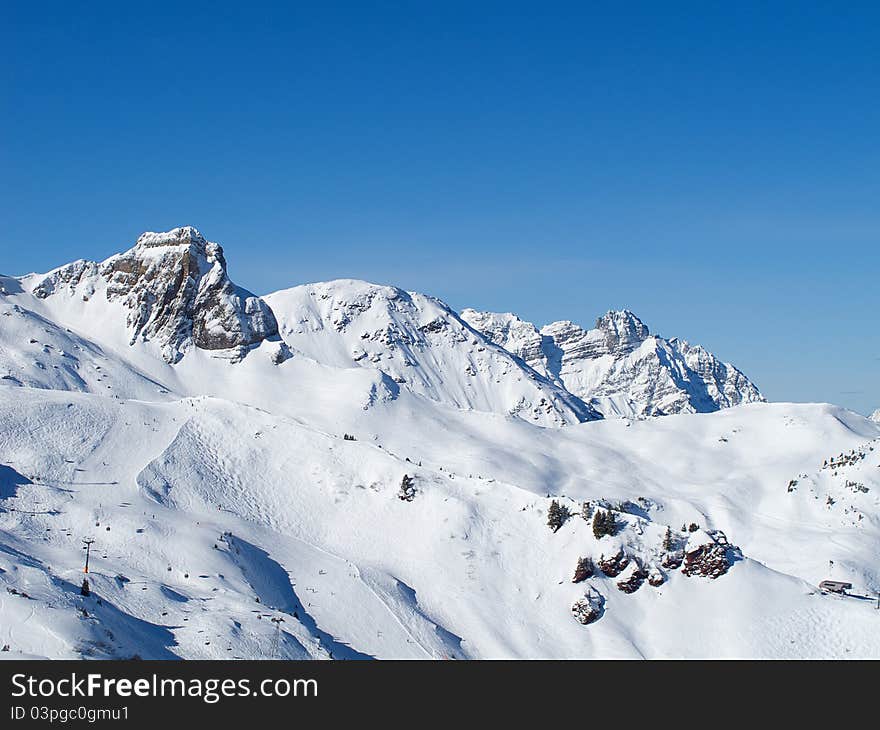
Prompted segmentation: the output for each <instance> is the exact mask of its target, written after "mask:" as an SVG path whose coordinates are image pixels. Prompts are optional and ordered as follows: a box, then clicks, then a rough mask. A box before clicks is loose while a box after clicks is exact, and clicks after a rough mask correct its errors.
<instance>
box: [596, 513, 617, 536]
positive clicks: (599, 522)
mask: <svg viewBox="0 0 880 730" xmlns="http://www.w3.org/2000/svg"><path fill="white" fill-rule="evenodd" d="M615 532H617V518H615V516H614V513H613V512H612V511H611V510H610V509H609V510H605V511H602V510H601V509H597V510H596V512H595V514H594V515H593V535H594V536H595V537H596V539H597V540H599V539H601V538H602V537H604V536H605V535H613V534H614V533H615Z"/></svg>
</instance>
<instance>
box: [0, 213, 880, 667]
mask: <svg viewBox="0 0 880 730" xmlns="http://www.w3.org/2000/svg"><path fill="white" fill-rule="evenodd" d="M214 246H216V244H209V243H208V242H207V241H204V239H202V238H201V236H200V235H197V232H196V231H194V229H175V231H173V232H169V233H168V234H149V235H147V236H146V237H142V238H141V239H140V242H139V244H138V245H137V246H135V248H134V249H132V250H131V251H129V252H127V253H126V254H121V255H120V256H119V257H111V259H108V262H109V263H108V262H104V263H103V264H89V263H88V262H81V263H77V264H72V265H69V266H67V267H62V268H61V269H58V270H56V271H55V272H50V274H48V275H30V276H27V277H22V278H20V279H14V278H8V277H2V278H0V413H2V414H3V419H2V421H0V649H4V647H8V650H7V651H0V658H4V657H21V656H34V657H53V658H57V657H83V656H85V657H95V658H109V657H130V656H133V655H137V656H141V657H144V658H172V657H188V658H227V657H241V658H256V657H282V658H316V659H324V658H365V657H403V658H441V657H455V658H482V657H523V658H532V657H680V656H684V657H700V656H708V657H715V656H728V657H745V656H756V657H830V656H836V657H855V656H864V657H873V658H877V657H880V632H878V631H877V625H878V624H877V621H878V615H880V612H877V611H876V610H874V609H873V604H874V601H872V600H870V599H869V598H867V596H869V595H875V594H876V591H877V590H878V589H880V571H878V568H877V565H876V553H877V548H878V544H880V424H878V423H876V422H875V421H872V420H870V419H867V418H864V417H861V416H858V415H856V414H854V413H851V412H849V411H846V410H844V409H841V408H837V407H835V406H830V405H825V404H767V403H762V402H756V403H751V404H743V405H739V406H737V407H729V408H728V407H725V408H723V409H721V410H714V409H711V408H709V407H708V406H707V410H714V412H709V413H687V412H685V413H681V414H678V415H669V416H667V417H665V418H662V419H646V420H632V419H625V418H614V419H607V420H605V419H599V420H589V419H590V417H591V413H590V412H589V411H588V410H586V409H585V406H584V405H583V403H582V402H581V401H579V400H578V399H577V398H576V397H574V396H572V395H570V394H569V393H568V392H566V391H565V390H563V389H562V388H561V387H560V386H559V384H558V383H556V384H554V383H553V382H551V379H555V380H557V381H559V380H562V379H563V378H564V373H565V368H564V367H563V363H564V362H565V357H564V352H567V353H568V354H569V357H570V362H571V363H572V364H573V363H574V362H575V360H576V359H577V358H574V355H573V353H577V352H580V354H581V355H582V356H583V357H582V358H581V359H584V360H589V359H595V360H596V362H599V361H602V359H603V358H610V360H612V361H614V362H618V361H621V362H622V361H627V362H629V363H630V366H631V367H633V368H636V369H638V368H639V367H643V366H644V363H645V362H648V361H649V360H650V357H642V356H641V355H639V354H638V353H640V352H641V351H643V350H644V351H650V350H651V348H655V349H654V352H655V353H659V352H661V351H662V352H667V351H666V350H663V347H666V346H668V347H669V348H670V350H669V353H672V354H670V355H669V357H670V358H672V355H673V354H674V355H676V357H680V358H683V359H684V360H683V361H684V362H685V363H686V362H687V358H688V357H692V354H691V353H692V351H693V349H696V348H691V349H690V350H688V349H686V348H685V347H684V345H683V343H679V342H678V341H675V340H669V341H666V340H662V341H661V340H660V338H653V337H651V336H650V335H648V334H647V329H646V328H644V330H643V329H642V328H643V326H641V327H640V326H639V324H637V323H636V322H635V321H634V320H633V319H631V318H630V317H629V316H623V317H611V318H610V319H609V321H608V322H607V326H606V327H605V328H604V329H602V332H604V334H603V335H602V337H601V338H597V337H596V336H595V335H593V334H589V333H587V335H583V336H579V337H580V339H579V340H577V346H576V347H575V346H574V345H572V346H571V347H568V349H567V350H564V349H563V345H564V344H565V342H566V340H565V338H562V337H560V336H559V335H558V333H557V334H554V335H553V336H554V337H555V338H557V339H553V343H560V344H559V347H558V349H555V350H554V349H553V347H556V345H555V344H554V345H553V347H550V346H549V345H548V344H547V338H548V337H550V335H547V334H544V333H539V332H537V330H535V329H534V328H533V327H531V326H530V325H529V326H527V323H522V322H521V321H515V320H513V319H506V320H505V321H502V322H500V325H499V323H498V321H496V322H495V324H493V326H492V327H488V326H486V321H485V320H483V321H482V324H483V326H482V327H481V329H485V330H486V331H487V332H488V333H489V336H490V337H491V338H492V339H493V340H495V341H496V342H498V341H504V342H505V344H506V346H507V347H510V348H511V349H512V350H514V351H516V352H517V353H520V354H519V355H512V354H510V353H509V352H507V351H506V350H505V349H502V348H501V347H500V346H499V345H498V344H493V343H492V342H489V341H488V340H487V339H486V338H485V337H483V336H482V335H481V334H480V333H478V332H477V331H475V329H471V327H470V326H468V325H467V324H466V323H465V322H463V321H462V320H461V319H459V318H458V316H457V315H456V314H455V313H454V312H452V311H451V310H449V308H448V307H446V306H445V305H443V304H442V303H441V302H438V301H437V300H434V299H431V298H429V297H424V296H422V295H418V294H411V293H406V292H403V291H401V290H398V289H394V288H392V287H377V286H375V285H371V284H366V283H364V282H351V281H342V282H329V283H326V284H316V285H311V286H306V287H297V288H295V289H292V290H287V291H284V292H279V293H277V294H275V295H270V296H269V297H267V298H266V300H265V301H264V300H257V299H256V298H255V297H253V296H252V295H249V294H247V293H246V292H244V291H243V290H240V289H239V288H238V287H236V286H235V285H233V284H232V283H231V282H229V280H228V278H226V264H225V260H223V259H222V252H221V251H219V247H217V248H214ZM468 317H469V318H470V319H473V315H468ZM273 322H274V323H275V328H277V330H278V331H277V332H276V331H275V328H273V325H272V323H273ZM197 323H201V324H197ZM496 325H498V326H496ZM499 326H500V329H499ZM505 327H506V328H507V329H506V330H504V332H502V330H503V329H504V328H505ZM545 329H546V328H545ZM600 329H601V328H600ZM553 332H555V330H554V329H553V328H551V334H553ZM282 337H283V338H284V340H282V339H281V338H282ZM575 339H577V338H575ZM285 341H286V342H285ZM658 343H659V344H658ZM663 343H665V344H663ZM218 345H222V346H221V347H218ZM585 347H586V350H585V349H584V348H585ZM578 348H580V349H579V350H578ZM590 348H593V350H591V349H590ZM597 348H598V349H597ZM602 348H605V349H604V350H602ZM657 348H660V349H657ZM612 350H613V352H614V353H615V354H612V352H611V351H612ZM599 351H602V352H603V353H604V354H599V355H597V356H596V357H593V356H594V355H596V353H598V352H599ZM546 352H549V353H550V354H554V353H555V355H554V356H558V358H557V359H556V360H554V359H553V357H550V356H547V357H546V358H545V359H544V360H542V359H541V358H542V357H544V356H543V355H541V353H546ZM585 353H587V354H585ZM587 355H589V357H588V356H587ZM658 357H659V355H658ZM571 358H574V359H571ZM627 358H632V359H630V360H627ZM697 360H699V357H698V358H697ZM707 362H708V365H707V366H706V367H708V368H709V369H710V370H711V369H712V368H714V367H715V365H713V364H712V362H713V361H712V360H711V359H710V360H707ZM527 363H535V364H536V365H538V366H540V367H542V368H544V369H543V370H541V372H537V371H536V370H535V369H534V368H533V367H530V365H529V364H527ZM542 363H543V365H542ZM554 363H555V364H554ZM675 363H676V367H684V366H683V365H681V361H679V360H675ZM697 364H699V363H697ZM557 365H559V368H558V370H557V369H556V366H557ZM621 367H622V366H621ZM689 367H690V370H688V371H687V372H684V371H682V372H683V373H684V374H686V375H687V376H688V377H689V378H692V377H693V374H692V373H695V372H698V371H699V372H702V370H700V368H698V367H696V365H693V363H692V365H690V366H689ZM612 371H614V367H613V363H612V366H609V369H608V371H607V372H612ZM602 372H606V371H604V370H603V371H602ZM621 372H623V371H621ZM642 372H644V371H642ZM648 372H650V369H649V370H648ZM545 375H546V376H549V377H545ZM606 375H607V374H606ZM603 377H606V376H603ZM670 377H671V376H670ZM682 377H683V376H682ZM719 377H720V376H719ZM685 380H686V379H685ZM605 382H607V381H605ZM682 382H683V380H681V379H680V380H678V381H674V384H676V387H679V386H681V383H682ZM701 382H703V381H701ZM718 382H719V383H720V382H721V381H718ZM724 382H728V381H724ZM627 383H628V384H626V383H625V384H626V388H624V389H623V390H622V391H620V392H615V393H614V394H613V395H606V396H601V397H600V396H596V398H597V401H598V402H600V403H602V404H604V405H605V406H608V405H609V404H612V403H616V404H617V406H616V407H617V408H618V409H619V411H620V412H623V413H633V412H637V413H643V412H657V411H658V410H662V409H660V405H661V404H665V405H666V408H667V411H669V410H674V409H672V408H670V406H669V404H670V403H673V404H674V403H681V401H680V399H681V397H682V396H681V394H680V393H678V391H675V392H673V391H669V393H667V394H666V395H662V396H661V391H660V390H659V388H660V386H661V385H662V381H658V382H657V383H656V384H655V385H654V387H653V389H650V388H649V389H644V388H643V389H642V390H639V389H638V388H637V386H639V384H641V385H644V384H645V383H644V382H643V381H640V380H638V379H637V378H636V379H635V380H633V381H632V382H629V381H627ZM704 385H705V383H704ZM718 387H719V393H720V392H721V391H724V389H725V387H727V386H725V385H724V384H723V383H721V385H719V386H718ZM708 390H709V387H708V386H706V388H705V389H704V391H702V392H704V393H705V392H708ZM735 390H736V392H740V390H741V389H739V388H738V387H737V388H735ZM685 391H686V392H685V395H686V400H687V404H690V405H689V406H687V407H686V406H685V405H682V407H681V409H680V410H682V411H688V410H699V409H698V408H696V406H694V404H693V402H692V401H691V400H688V399H691V398H694V397H695V396H694V393H692V392H691V391H689V390H687V389H685ZM725 392H726V391H725ZM743 392H745V390H743ZM677 393H678V394H677ZM636 396H638V397H646V396H650V397H649V398H648V400H645V401H644V405H643V406H642V405H640V403H641V402H640V401H638V402H637V401H636V400H635V398H636ZM726 397H728V398H732V397H733V396H732V395H728V396H726ZM603 398H604V399H605V400H603ZM542 399H543V402H542ZM615 399H616V400H615ZM700 402H701V401H700ZM712 402H713V403H715V401H712ZM719 405H720V403H715V407H716V408H717V407H719ZM609 412H610V408H609ZM580 421H583V422H580ZM560 425H565V427H564V428H547V427H546V426H560ZM405 475H406V477H407V483H408V482H409V480H410V479H411V480H412V488H413V490H414V491H410V490H406V491H403V490H402V488H401V485H402V483H403V482H404V476H405ZM401 497H405V498H401ZM554 501H555V502H556V503H557V504H558V505H560V506H561V508H564V509H567V510H568V511H569V512H570V516H569V517H568V518H567V519H564V520H563V521H562V522H563V523H562V525H561V527H559V529H558V530H556V531H552V530H551V529H550V528H549V527H548V524H547V523H548V516H549V514H550V511H551V505H552V504H553V502H554ZM605 513H610V514H611V515H613V517H614V523H615V526H614V529H613V530H612V532H613V534H607V535H604V536H597V535H596V534H594V531H593V527H592V521H593V520H594V519H595V516H596V515H597V514H602V515H604V514H605ZM85 537H91V538H94V539H95V543H94V546H93V549H92V553H91V563H90V573H89V580H90V584H91V589H92V596H90V597H83V596H81V595H80V594H79V591H78V587H79V585H80V583H81V582H82V578H83V573H82V567H83V551H82V543H81V540H82V538H85ZM581 558H583V559H587V558H589V559H590V561H592V565H593V568H594V570H593V574H592V575H591V576H590V577H587V578H585V580H583V581H580V582H577V583H575V582H573V580H572V579H573V576H574V573H575V568H576V566H578V563H579V561H580V559H581ZM587 562H588V561H586V560H585V561H584V564H587ZM825 578H832V579H838V580H846V581H849V582H851V583H853V590H852V591H851V595H847V596H836V595H825V594H822V593H821V592H820V591H818V589H817V588H816V586H817V585H818V583H819V581H821V580H822V579H825ZM573 608H575V609H576V610H575V611H574V612H573ZM588 615H589V618H590V619H594V620H593V621H592V622H591V623H588V624H582V623H580V622H579V620H577V619H578V617H580V618H581V619H585V617H587V616H588ZM273 618H274V619H283V621H277V620H276V621H273V620H272V619H273ZM585 620H586V619H585Z"/></svg>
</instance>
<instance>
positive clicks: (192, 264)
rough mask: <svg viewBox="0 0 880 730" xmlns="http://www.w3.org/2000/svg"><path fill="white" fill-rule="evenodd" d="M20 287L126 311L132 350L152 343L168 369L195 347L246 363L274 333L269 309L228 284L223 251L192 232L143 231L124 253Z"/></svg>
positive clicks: (76, 265) (186, 229)
mask: <svg viewBox="0 0 880 730" xmlns="http://www.w3.org/2000/svg"><path fill="white" fill-rule="evenodd" d="M22 285H23V286H25V287H26V288H27V289H28V290H29V291H31V292H32V293H33V295H34V296H35V297H37V298H39V299H49V298H53V299H58V298H60V299H62V300H63V299H64V298H77V299H81V300H82V301H83V302H88V301H90V300H92V299H94V298H99V299H102V300H103V301H104V302H105V303H110V304H113V305H115V306H116V308H118V309H119V310H121V311H123V312H124V313H125V323H126V326H127V329H128V332H129V335H130V344H134V343H135V342H136V341H138V340H142V341H155V342H156V344H157V345H158V346H159V347H160V348H161V353H162V357H163V358H164V359H165V361H166V362H169V363H174V362H178V361H179V360H180V359H181V358H182V357H183V354H184V352H185V351H186V349H187V348H189V347H192V346H194V347H198V348H200V349H203V350H230V351H235V352H236V353H237V357H243V356H244V355H245V354H246V352H247V350H248V348H250V347H252V346H253V345H256V344H259V343H260V342H262V341H263V340H265V339H267V338H269V337H272V336H275V335H277V334H278V325H277V323H276V322H275V317H274V316H273V315H272V310H271V309H269V307H267V306H266V304H265V302H263V300H262V299H260V298H259V297H256V296H254V295H253V294H251V293H250V292H248V291H245V290H244V289H242V288H241V287H237V286H235V285H234V284H233V283H232V282H231V281H230V280H229V277H228V276H227V275H226V260H225V258H224V257H223V249H222V248H221V247H220V246H219V245H218V244H216V243H211V242H209V241H206V240H205V238H204V237H203V236H202V234H201V233H199V232H198V231H197V230H196V229H195V228H193V227H192V226H185V227H183V228H175V229H174V230H171V231H168V232H165V233H144V234H143V235H142V236H141V237H140V238H138V240H137V243H136V244H135V245H134V247H133V248H131V249H130V250H128V251H126V252H125V253H121V254H117V255H116V256H111V257H110V258H109V259H107V260H106V261H103V262H101V263H96V262H94V261H82V260H80V261H75V262H73V263H71V264H68V265H66V266H62V267H61V268H59V269H55V270H54V271H52V272H50V273H49V274H46V275H43V276H38V275H33V276H30V277H25V278H24V279H23V281H22ZM59 306H61V307H66V306H67V305H66V302H62V303H61V304H60V305H59ZM91 309H92V308H90V309H89V311H90V312H91V314H96V312H92V311H91Z"/></svg>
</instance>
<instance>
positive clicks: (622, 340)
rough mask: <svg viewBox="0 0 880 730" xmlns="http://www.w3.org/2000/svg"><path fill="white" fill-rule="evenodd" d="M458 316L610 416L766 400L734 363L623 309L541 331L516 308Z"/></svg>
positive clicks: (705, 408) (703, 410)
mask: <svg viewBox="0 0 880 730" xmlns="http://www.w3.org/2000/svg"><path fill="white" fill-rule="evenodd" d="M461 317H462V319H464V320H465V321H466V322H468V324H470V325H471V326H472V327H474V329H477V330H479V331H481V332H483V333H484V334H485V335H486V336H487V337H488V338H489V339H491V340H492V341H493V342H496V343H497V344H499V345H501V346H502V347H504V348H505V349H507V350H509V351H510V352H512V353H514V354H516V355H518V356H519V357H521V358H522V359H523V360H525V362H527V363H528V364H529V365H530V366H531V367H533V368H534V369H535V370H537V371H538V372H540V373H542V374H543V375H545V376H546V377H547V378H548V379H550V380H553V381H554V382H557V383H559V384H560V385H562V386H563V387H565V388H566V389H567V390H568V391H570V392H571V393H574V394H575V395H577V396H578V397H580V398H581V399H583V400H584V401H586V402H588V403H590V404H591V405H593V406H595V407H596V408H597V409H598V410H599V411H601V412H602V413H604V414H605V415H607V416H612V415H624V416H643V415H649V416H650V415H664V414H670V413H707V412H710V411H716V410H718V409H719V408H728V407H730V406H735V405H739V404H740V403H753V402H757V401H762V400H764V398H763V396H762V395H761V393H760V392H759V391H758V388H757V387H756V386H755V385H754V384H753V383H752V382H751V381H750V380H749V379H748V378H747V377H746V376H745V375H743V374H742V373H741V372H740V371H739V370H737V369H736V368H735V367H734V366H733V365H730V364H728V363H723V362H721V361H719V360H718V359H717V358H716V357H715V356H714V355H713V354H712V353H711V352H709V351H708V350H706V349H704V348H703V347H700V346H699V345H690V344H689V343H687V342H686V341H684V340H680V339H678V338H672V339H665V338H663V337H659V336H657V335H652V334H651V333H650V331H649V330H648V327H647V326H646V325H645V324H644V323H643V322H642V321H641V320H640V319H639V318H638V317H636V316H635V315H634V314H633V313H632V312H630V311H627V310H624V311H616V312H615V311H612V312H608V313H606V314H604V315H603V316H601V317H599V319H598V320H596V326H595V328H593V329H591V330H585V329H583V328H582V327H580V326H578V325H576V324H574V323H573V322H569V321H560V322H553V323H551V324H548V325H546V326H544V327H542V328H541V329H540V330H539V329H538V328H537V327H536V326H535V325H534V324H532V323H531V322H526V321H523V320H522V319H520V318H519V317H517V316H516V315H514V314H498V313H493V312H478V311H475V310H473V309H465V310H463V311H462V313H461Z"/></svg>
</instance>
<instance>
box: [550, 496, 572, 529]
mask: <svg viewBox="0 0 880 730" xmlns="http://www.w3.org/2000/svg"><path fill="white" fill-rule="evenodd" d="M569 517H571V512H570V511H569V509H568V507H566V506H565V505H561V504H559V502H557V501H556V500H555V499H554V500H553V501H552V502H551V503H550V509H549V510H547V526H548V527H549V528H550V529H551V530H553V532H556V531H557V530H558V529H559V528H560V527H562V526H563V525H564V524H565V521H566V520H567V519H568V518H569Z"/></svg>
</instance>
